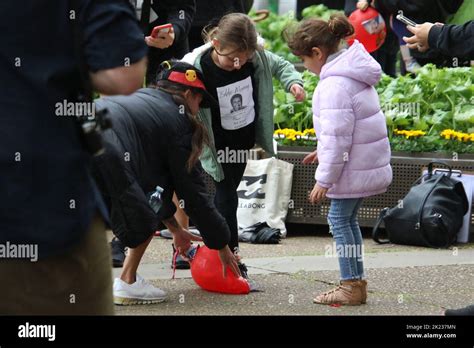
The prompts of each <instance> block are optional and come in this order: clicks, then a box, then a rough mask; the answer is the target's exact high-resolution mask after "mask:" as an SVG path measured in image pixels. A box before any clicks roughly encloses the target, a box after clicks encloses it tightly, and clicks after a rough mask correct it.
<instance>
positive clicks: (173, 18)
mask: <svg viewBox="0 0 474 348" xmlns="http://www.w3.org/2000/svg"><path fill="white" fill-rule="evenodd" d="M152 6H153V7H154V8H153V9H154V10H155V12H156V13H157V14H158V16H160V15H161V16H163V14H166V22H167V23H171V24H173V28H174V32H175V41H176V42H181V41H183V40H187V36H188V33H189V30H190V29H191V23H192V22H193V18H194V14H195V13H196V2H195V0H160V1H155V2H154V5H152ZM155 6H156V7H155Z"/></svg>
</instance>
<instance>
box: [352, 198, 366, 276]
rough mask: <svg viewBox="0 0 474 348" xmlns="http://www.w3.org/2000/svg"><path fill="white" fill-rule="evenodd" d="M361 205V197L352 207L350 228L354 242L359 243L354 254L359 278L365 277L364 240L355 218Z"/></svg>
mask: <svg viewBox="0 0 474 348" xmlns="http://www.w3.org/2000/svg"><path fill="white" fill-rule="evenodd" d="M361 205H362V199H359V202H358V203H357V205H356V207H355V208H354V211H353V213H352V216H351V230H352V235H353V236H354V243H355V244H356V245H359V247H358V248H357V256H356V259H357V260H356V265H357V277H358V278H359V279H363V278H365V274H364V261H363V257H364V255H363V251H364V249H363V246H364V240H363V239H362V232H361V231H360V226H359V221H358V219H357V214H358V213H359V208H360V206H361Z"/></svg>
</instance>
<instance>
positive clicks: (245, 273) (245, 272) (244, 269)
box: [238, 262, 249, 280]
mask: <svg viewBox="0 0 474 348" xmlns="http://www.w3.org/2000/svg"><path fill="white" fill-rule="evenodd" d="M238 266H239V270H240V273H241V274H242V278H244V279H247V280H248V279H249V275H248V269H247V266H245V264H244V263H240V262H239V263H238Z"/></svg>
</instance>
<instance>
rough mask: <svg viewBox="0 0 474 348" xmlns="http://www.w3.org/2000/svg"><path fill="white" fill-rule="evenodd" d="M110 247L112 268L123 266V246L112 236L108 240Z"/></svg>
mask: <svg viewBox="0 0 474 348" xmlns="http://www.w3.org/2000/svg"><path fill="white" fill-rule="evenodd" d="M110 248H111V249H112V266H113V267H114V268H120V267H123V262H124V261H125V246H124V245H123V244H122V242H121V241H120V240H118V239H117V238H113V239H112V241H111V242H110Z"/></svg>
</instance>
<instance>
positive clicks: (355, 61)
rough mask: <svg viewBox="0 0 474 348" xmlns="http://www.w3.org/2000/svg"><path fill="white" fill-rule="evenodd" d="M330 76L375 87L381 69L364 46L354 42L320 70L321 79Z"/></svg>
mask: <svg viewBox="0 0 474 348" xmlns="http://www.w3.org/2000/svg"><path fill="white" fill-rule="evenodd" d="M330 76H343V77H348V78H350V79H353V80H356V81H359V82H363V83H365V84H367V85H369V86H375V85H376V84H377V83H378V82H379V80H380V77H381V76H382V68H381V67H380V64H379V63H377V61H376V60H375V59H373V58H372V56H371V55H369V54H368V53H367V51H366V50H365V48H364V46H362V44H361V43H360V42H359V41H357V40H355V41H354V43H353V44H352V46H351V47H350V48H349V49H348V50H347V51H346V52H344V53H343V54H341V55H340V56H339V57H337V58H336V59H334V60H333V61H331V62H329V63H327V64H325V65H324V66H323V68H322V70H321V79H325V78H327V77H330Z"/></svg>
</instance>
